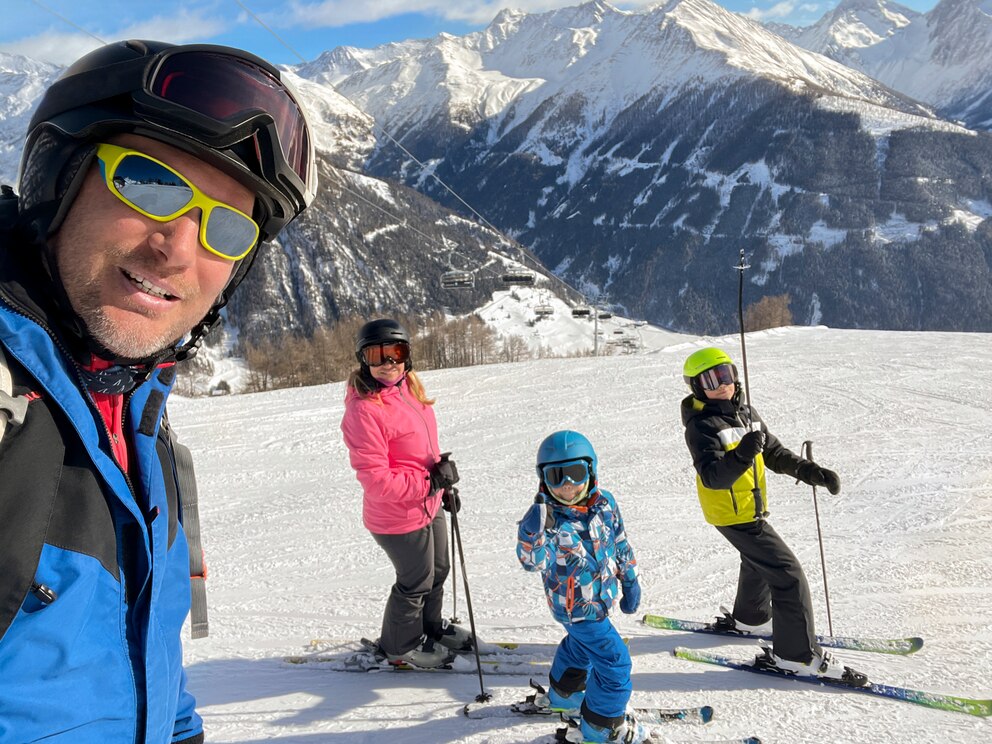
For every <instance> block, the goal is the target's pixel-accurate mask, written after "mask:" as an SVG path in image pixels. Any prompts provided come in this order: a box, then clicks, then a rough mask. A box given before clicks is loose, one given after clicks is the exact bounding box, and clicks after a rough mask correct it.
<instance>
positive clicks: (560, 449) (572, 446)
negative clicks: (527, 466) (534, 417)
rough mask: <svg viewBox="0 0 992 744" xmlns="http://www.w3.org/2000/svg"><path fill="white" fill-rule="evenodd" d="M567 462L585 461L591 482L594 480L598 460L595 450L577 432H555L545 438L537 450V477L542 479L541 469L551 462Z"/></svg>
mask: <svg viewBox="0 0 992 744" xmlns="http://www.w3.org/2000/svg"><path fill="white" fill-rule="evenodd" d="M568 460H586V461H587V462H588V463H589V469H590V471H591V475H592V479H593V482H595V480H596V469H597V465H598V462H599V461H598V459H597V458H596V450H594V449H593V448H592V444H591V443H590V442H589V440H588V439H586V438H585V437H584V436H582V435H581V434H579V432H577V431H569V430H567V429H566V430H565V431H556V432H555V433H554V434H551V435H549V436H548V437H546V438H545V440H544V441H543V442H541V445H540V446H539V447H538V448H537V477H538V478H541V479H543V477H544V473H543V471H542V469H541V468H542V467H543V466H545V465H549V464H550V463H553V462H567V461H568Z"/></svg>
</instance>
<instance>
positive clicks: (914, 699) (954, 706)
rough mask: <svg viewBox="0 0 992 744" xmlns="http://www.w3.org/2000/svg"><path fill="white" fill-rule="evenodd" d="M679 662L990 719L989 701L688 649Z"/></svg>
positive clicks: (677, 650) (681, 652)
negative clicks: (854, 681)
mask: <svg viewBox="0 0 992 744" xmlns="http://www.w3.org/2000/svg"><path fill="white" fill-rule="evenodd" d="M672 654H674V655H675V656H676V657H678V658H679V659H687V660H689V661H701V662H704V663H706V664H717V665H719V666H724V667H729V668H730V669H738V670H740V671H743V672H754V673H755V674H769V675H772V676H773V677H781V678H784V679H792V680H795V681H796V682H812V683H813V684H817V685H826V686H828V687H835V688H838V689H841V690H850V691H852V692H863V693H866V694H869V695H879V696H881V697H887V698H893V699H895V700H906V701H907V702H910V703H916V704H918V705H924V706H926V707H928V708H936V709H937V710H947V711H956V712H958V713H967V714H969V715H972V716H982V717H984V716H989V715H992V700H978V699H974V698H966V697H958V696H957V695H944V694H942V693H939V692H923V691H921V690H911V689H909V688H906V687H894V686H892V685H882V684H877V683H874V682H871V683H869V684H868V685H865V686H864V687H854V686H852V685H849V684H846V683H844V682H841V681H840V680H832V679H824V678H822V677H807V676H798V675H794V674H789V673H787V672H777V671H774V670H771V669H764V668H760V667H756V666H754V664H753V663H749V662H746V661H740V660H736V659H731V658H728V657H726V656H721V655H720V654H712V653H708V652H706V651H697V650H696V649H690V648H675V649H673V651H672Z"/></svg>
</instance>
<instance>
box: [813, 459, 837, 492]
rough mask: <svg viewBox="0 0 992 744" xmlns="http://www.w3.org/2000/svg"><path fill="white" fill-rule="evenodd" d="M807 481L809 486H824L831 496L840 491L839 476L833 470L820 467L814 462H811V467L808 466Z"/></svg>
mask: <svg viewBox="0 0 992 744" xmlns="http://www.w3.org/2000/svg"><path fill="white" fill-rule="evenodd" d="M807 482H808V483H809V484H810V485H811V486H826V487H827V490H828V491H830V495H831V496H836V495H837V494H839V493H840V476H839V475H837V473H835V472H834V471H833V470H827V469H826V468H821V467H820V466H819V465H817V464H816V463H813V467H811V468H810V472H809V480H808V481H807Z"/></svg>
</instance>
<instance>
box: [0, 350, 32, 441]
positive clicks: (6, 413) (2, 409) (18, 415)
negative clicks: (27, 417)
mask: <svg viewBox="0 0 992 744" xmlns="http://www.w3.org/2000/svg"><path fill="white" fill-rule="evenodd" d="M13 392H14V380H13V378H12V377H11V376H10V367H9V366H8V365H7V356H6V354H4V351H3V345H2V344H0V442H2V441H3V435H4V434H5V433H6V431H7V424H8V423H10V424H14V425H15V426H17V425H20V424H23V423H24V414H26V413H27V411H28V399H27V398H26V397H25V396H23V395H18V396H17V397H16V398H15V397H13Z"/></svg>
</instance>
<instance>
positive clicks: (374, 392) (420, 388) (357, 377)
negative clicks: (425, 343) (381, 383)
mask: <svg viewBox="0 0 992 744" xmlns="http://www.w3.org/2000/svg"><path fill="white" fill-rule="evenodd" d="M363 372H364V370H363V369H362V368H361V367H359V368H358V369H356V370H355V371H354V372H352V373H351V374H350V375H349V376H348V387H350V388H354V389H355V392H356V393H358V395H359V396H360V397H362V398H375V399H376V401H377V402H378V403H379V404H380V405H381V404H382V396H381V395H380V392H379V391H380V390H381V388H379V387H378V386H376V387H372V386H371V385H369V381H368V378H367V377H366V376H365V375H364V374H362V373H363ZM406 379H407V384H408V385H409V387H410V392H411V393H413V397H414V398H416V399H417V400H418V401H419V402H420V403H422V404H423V405H425V406H432V405H434V402H435V401H434V399H433V398H428V397H427V393H426V391H425V390H424V383H422V382H421V381H420V378H419V377H418V376H417V373H416V372H414V371H413V370H412V369H411V370H409V371H408V372H407V373H406Z"/></svg>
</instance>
